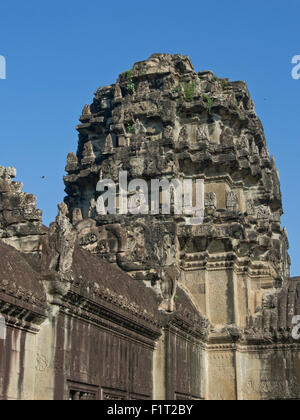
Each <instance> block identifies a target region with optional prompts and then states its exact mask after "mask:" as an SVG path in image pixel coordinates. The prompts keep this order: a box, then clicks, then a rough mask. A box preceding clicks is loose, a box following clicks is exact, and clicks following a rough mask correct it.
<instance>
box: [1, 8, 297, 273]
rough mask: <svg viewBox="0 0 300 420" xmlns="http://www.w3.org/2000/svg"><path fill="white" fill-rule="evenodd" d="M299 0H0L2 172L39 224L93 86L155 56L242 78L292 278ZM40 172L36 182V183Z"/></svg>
mask: <svg viewBox="0 0 300 420" xmlns="http://www.w3.org/2000/svg"><path fill="white" fill-rule="evenodd" d="M299 16H300V1H299V0H286V1H283V0H263V1H262V0H260V1H258V0H252V1H249V0H248V1H247V0H246V1H238V0H235V1H234V0H227V1H224V0H216V1H214V2H213V1H202V0H200V1H199V0H197V1H196V0H186V1H177V0H159V1H157V0H151V1H148V2H146V1H130V0H127V1H110V2H104V1H99V0H98V1H96V0H88V1H85V2H83V1H82V0H81V1H78V0H72V1H66V0H60V1H57V0H52V1H40V0H39V1H37V0H27V1H13V0H12V1H9V2H8V1H6V2H1V8H0V19H1V20H0V22H1V23H0V55H4V56H5V57H6V60H7V80H0V109H1V113H0V141H1V159H0V164H1V165H5V166H8V165H10V166H16V167H17V169H18V180H21V181H22V182H23V183H24V185H25V187H24V190H25V191H27V192H30V193H34V194H36V195H37V197H38V206H39V208H41V209H42V210H43V214H44V223H45V224H48V223H49V222H50V221H52V220H53V219H54V217H55V215H56V204H57V203H58V202H60V201H62V200H63V197H64V186H63V182H62V177H63V175H64V166H65V162H66V156H67V153H68V152H70V151H75V150H76V146H77V134H76V131H75V125H76V124H77V119H78V117H79V115H80V113H81V110H82V108H83V105H85V104H86V103H90V102H91V101H92V97H93V92H94V91H95V90H96V88H98V87H99V86H105V85H107V84H110V83H114V82H115V80H116V78H117V76H118V74H119V73H121V72H123V71H125V70H127V69H130V68H131V67H132V65H133V63H134V62H136V61H140V60H143V59H146V58H148V57H149V56H150V55H151V54H152V53H155V52H167V53H181V54H183V55H189V56H190V57H191V59H192V61H193V64H194V66H195V69H196V70H198V71H200V70H207V69H209V70H212V71H213V72H215V73H216V75H217V76H219V77H229V78H230V79H231V80H245V81H246V82H247V83H248V86H249V89H250V92H251V95H252V97H253V99H254V101H255V104H256V110H257V113H258V115H259V116H260V118H261V119H262V122H263V124H264V128H265V132H266V137H267V142H268V146H269V149H270V151H271V153H272V154H274V155H275V158H276V163H277V166H278V168H279V171H280V178H281V186H282V193H283V200H284V210H285V216H284V217H283V224H284V225H286V226H287V229H288V232H289V238H290V245H291V249H290V254H291V257H292V261H293V266H292V274H293V275H297V274H299V275H300V223H299V217H298V213H299V209H300V187H299V184H300V179H299V172H298V171H299V168H300V159H299V154H300V127H299V105H300V80H298V81H296V80H293V79H292V77H291V70H292V64H291V60H292V57H293V56H294V55H299V54H300V36H299V35H300V33H299V32H300V30H299ZM42 176H45V179H44V180H43V179H42V178H41V177H42Z"/></svg>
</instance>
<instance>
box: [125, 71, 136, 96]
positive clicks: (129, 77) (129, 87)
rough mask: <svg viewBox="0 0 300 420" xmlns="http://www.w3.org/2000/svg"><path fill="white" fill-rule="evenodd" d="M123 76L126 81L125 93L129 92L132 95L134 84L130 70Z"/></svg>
mask: <svg viewBox="0 0 300 420" xmlns="http://www.w3.org/2000/svg"><path fill="white" fill-rule="evenodd" d="M125 75H126V79H127V85H126V89H127V92H130V93H131V94H134V92H135V84H134V82H133V80H132V70H129V71H126V72H125Z"/></svg>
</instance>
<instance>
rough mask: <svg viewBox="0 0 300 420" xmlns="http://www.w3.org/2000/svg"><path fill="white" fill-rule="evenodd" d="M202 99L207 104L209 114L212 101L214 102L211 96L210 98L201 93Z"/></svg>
mask: <svg viewBox="0 0 300 420" xmlns="http://www.w3.org/2000/svg"><path fill="white" fill-rule="evenodd" d="M202 99H203V101H204V102H205V103H206V105H207V110H208V113H209V114H211V108H212V106H213V103H214V100H213V98H210V97H209V96H207V95H205V94H203V95H202Z"/></svg>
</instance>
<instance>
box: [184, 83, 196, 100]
mask: <svg viewBox="0 0 300 420" xmlns="http://www.w3.org/2000/svg"><path fill="white" fill-rule="evenodd" d="M195 88H196V82H190V83H185V84H184V94H185V100H186V101H187V102H192V101H193V100H194V97H195Z"/></svg>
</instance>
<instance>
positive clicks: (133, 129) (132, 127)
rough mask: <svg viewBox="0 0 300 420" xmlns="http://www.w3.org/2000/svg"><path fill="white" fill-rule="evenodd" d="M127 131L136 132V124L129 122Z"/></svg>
mask: <svg viewBox="0 0 300 420" xmlns="http://www.w3.org/2000/svg"><path fill="white" fill-rule="evenodd" d="M127 132H128V133H131V134H134V132H135V128H134V124H127Z"/></svg>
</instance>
